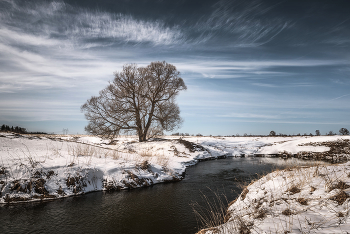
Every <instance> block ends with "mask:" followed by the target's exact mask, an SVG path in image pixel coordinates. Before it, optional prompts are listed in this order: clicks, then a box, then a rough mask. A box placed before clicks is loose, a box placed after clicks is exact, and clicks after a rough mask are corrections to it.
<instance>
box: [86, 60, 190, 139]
mask: <svg viewBox="0 0 350 234" xmlns="http://www.w3.org/2000/svg"><path fill="white" fill-rule="evenodd" d="M186 89H187V87H186V85H185V83H184V81H183V79H182V78H181V77H180V72H179V71H177V70H176V67H175V66H173V65H172V64H169V63H166V62H165V61H163V62H152V63H151V64H150V65H148V66H146V67H137V65H136V64H127V65H125V66H124V67H123V70H122V71H121V72H115V73H114V80H113V81H112V82H110V84H109V85H108V86H107V87H106V88H104V89H102V90H101V91H100V93H99V96H92V97H91V98H90V99H88V100H87V102H86V103H85V104H84V105H82V106H81V110H82V112H84V113H85V117H86V119H87V120H88V121H89V124H88V125H87V126H86V127H85V130H86V131H87V132H89V133H91V134H95V135H102V136H105V137H110V138H113V137H115V136H117V135H119V134H122V133H126V132H130V131H131V132H134V133H136V134H137V135H138V137H139V141H145V140H147V139H148V138H149V137H153V136H155V135H158V134H161V133H162V132H163V130H165V131H172V130H174V129H176V128H177V127H179V126H180V124H181V123H182V119H181V117H180V109H179V107H178V105H177V104H176V102H175V97H176V96H177V95H178V93H179V91H181V90H186Z"/></svg>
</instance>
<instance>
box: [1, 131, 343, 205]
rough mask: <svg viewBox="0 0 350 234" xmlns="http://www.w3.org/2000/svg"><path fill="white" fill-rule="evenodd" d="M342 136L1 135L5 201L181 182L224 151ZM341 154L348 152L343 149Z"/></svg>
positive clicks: (293, 146) (262, 149)
mask: <svg viewBox="0 0 350 234" xmlns="http://www.w3.org/2000/svg"><path fill="white" fill-rule="evenodd" d="M339 139H349V137H340V136H331V137H325V136H321V137H227V138H214V137H187V138H184V139H183V140H179V139H177V138H174V137H167V138H166V139H155V140H153V141H149V142H142V143H139V142H136V141H135V140H136V139H135V138H133V137H120V138H117V139H115V141H113V142H110V141H108V140H102V139H100V138H98V137H91V136H55V135H54V136H49V135H42V136H35V135H33V136H31V135H15V134H10V133H0V146H1V147H0V191H1V194H0V195H1V196H0V203H8V202H27V201H36V200H42V199H56V198H61V197H66V196H71V195H77V194H82V193H87V192H92V191H100V190H120V189H131V188H138V187H144V186H150V185H153V184H157V183H162V182H169V181H177V180H181V179H182V178H183V174H184V172H185V169H186V167H188V166H191V165H194V164H196V163H197V162H199V161H200V160H206V159H213V158H217V157H219V156H223V155H226V156H242V155H245V156H248V155H254V154H256V155H261V154H267V155H272V154H277V153H281V154H286V152H289V154H290V155H294V154H296V153H300V152H308V154H309V153H310V152H316V153H325V152H326V151H327V150H330V149H332V146H325V145H322V144H318V143H319V142H327V141H339ZM341 141H342V142H343V141H344V140H341ZM317 144H318V145H317ZM308 154H303V155H302V156H303V157H304V156H305V155H308ZM339 155H340V156H341V157H345V156H346V154H344V152H340V153H339ZM344 155H345V156H344ZM294 156H295V155H294Z"/></svg>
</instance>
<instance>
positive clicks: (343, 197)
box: [330, 191, 350, 205]
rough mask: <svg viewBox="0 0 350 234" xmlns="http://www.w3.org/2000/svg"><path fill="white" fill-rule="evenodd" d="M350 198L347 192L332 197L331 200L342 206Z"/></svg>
mask: <svg viewBox="0 0 350 234" xmlns="http://www.w3.org/2000/svg"><path fill="white" fill-rule="evenodd" d="M349 197H350V196H349V195H348V194H347V193H346V192H344V191H341V192H340V193H338V194H337V195H335V196H333V197H331V198H330V199H331V200H333V201H336V202H337V203H338V205H342V204H343V203H344V202H345V201H346V199H348V198H349Z"/></svg>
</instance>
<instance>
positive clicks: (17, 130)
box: [0, 124, 47, 134]
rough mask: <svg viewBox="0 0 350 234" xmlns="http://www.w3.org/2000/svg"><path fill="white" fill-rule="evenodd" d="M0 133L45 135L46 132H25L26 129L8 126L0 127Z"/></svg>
mask: <svg viewBox="0 0 350 234" xmlns="http://www.w3.org/2000/svg"><path fill="white" fill-rule="evenodd" d="M0 131H1V132H14V133H18V134H47V133H46V132H27V129H26V128H22V127H19V126H16V127H13V126H11V127H10V126H8V125H5V124H3V125H1V129H0Z"/></svg>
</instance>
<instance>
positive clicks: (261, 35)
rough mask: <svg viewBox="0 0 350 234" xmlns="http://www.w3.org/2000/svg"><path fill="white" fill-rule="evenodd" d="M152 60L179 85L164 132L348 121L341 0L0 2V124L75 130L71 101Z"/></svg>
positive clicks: (346, 16) (349, 77) (79, 121)
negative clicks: (175, 119)
mask: <svg viewBox="0 0 350 234" xmlns="http://www.w3.org/2000/svg"><path fill="white" fill-rule="evenodd" d="M152 61H166V62H168V63H171V64H173V65H175V66H176V68H177V70H178V71H180V73H181V77H182V78H183V80H184V81H185V84H186V86H187V90H186V91H182V92H180V94H179V95H178V97H177V103H178V105H179V107H180V110H181V116H182V118H183V119H184V122H183V124H182V126H181V128H180V129H178V130H176V131H175V132H182V133H189V134H198V133H201V134H203V135H209V134H212V135H236V134H240V135H243V134H244V133H247V134H269V132H270V131H272V130H274V131H275V132H276V133H277V134H279V133H283V134H297V133H301V134H304V133H307V134H309V133H312V134H315V130H320V132H321V134H326V133H327V132H329V131H334V132H338V130H339V129H340V128H342V127H345V128H348V129H350V105H349V103H350V66H349V65H350V1H348V0H336V1H334V0H307V1H305V0H284V1H283V0H252V1H247V0H210V1H209V0H193V1H191V0H187V1H185V0H178V1H166V0H164V1H161V0H154V1H151V0H138V1H136V0H134V1H132V0H99V1H93V0H62V1H61V0H57V1H49V0H47V1H42V0H36V1H23V0H0V124H6V125H10V126H11V125H13V126H17V125H18V126H21V127H25V128H27V130H28V131H44V132H48V133H53V132H54V133H57V134H59V133H62V131H63V129H68V130H69V133H70V134H76V133H79V134H83V133H85V132H84V127H85V126H86V125H87V121H86V120H85V117H84V114H83V113H82V112H81V111H80V106H81V105H82V104H84V103H85V102H86V101H87V100H88V99H89V98H90V97H91V96H96V95H98V93H99V91H100V90H102V89H103V88H105V87H106V86H107V85H108V82H109V81H111V80H113V73H114V72H116V71H121V69H122V67H123V65H125V64H130V63H136V64H138V65H139V66H147V65H148V64H150V63H151V62H152ZM169 134H170V133H169Z"/></svg>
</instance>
